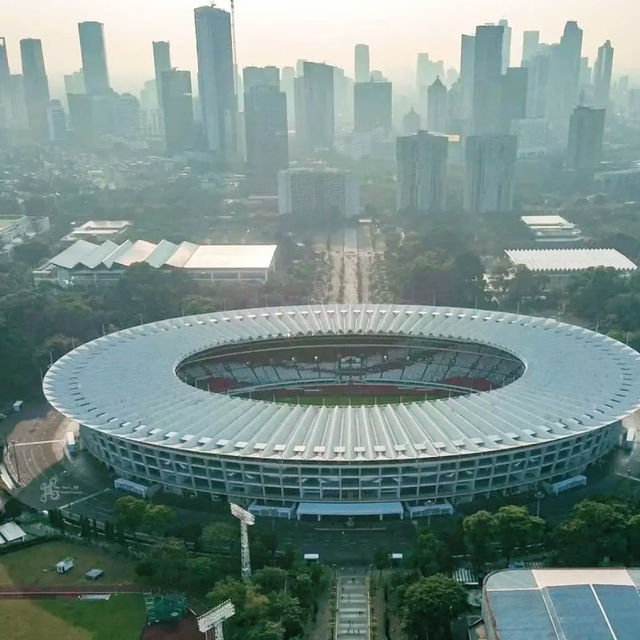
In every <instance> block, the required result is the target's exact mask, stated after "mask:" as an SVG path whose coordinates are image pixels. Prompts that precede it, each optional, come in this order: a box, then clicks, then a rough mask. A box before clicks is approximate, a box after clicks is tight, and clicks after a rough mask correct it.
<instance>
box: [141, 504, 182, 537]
mask: <svg viewBox="0 0 640 640" xmlns="http://www.w3.org/2000/svg"><path fill="white" fill-rule="evenodd" d="M175 520H176V512H175V511H174V510H173V509H172V508H171V507H167V506H166V505H164V504H156V505H152V506H148V507H146V510H145V512H144V516H143V518H142V529H144V530H145V531H147V532H148V533H151V534H153V535H156V536H164V535H166V533H167V531H169V529H171V527H172V526H173V523H174V522H175Z"/></svg>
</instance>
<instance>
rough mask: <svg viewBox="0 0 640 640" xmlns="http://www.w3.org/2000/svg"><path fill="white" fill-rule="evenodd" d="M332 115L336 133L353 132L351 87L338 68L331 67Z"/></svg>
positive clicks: (343, 73)
mask: <svg viewBox="0 0 640 640" xmlns="http://www.w3.org/2000/svg"><path fill="white" fill-rule="evenodd" d="M349 90H351V91H349ZM349 93H351V96H349ZM350 105H351V107H350ZM333 113H334V119H335V130H336V131H338V132H340V133H346V132H347V131H351V130H353V87H352V86H351V85H350V83H349V79H348V78H347V76H346V74H345V72H344V69H340V67H333Z"/></svg>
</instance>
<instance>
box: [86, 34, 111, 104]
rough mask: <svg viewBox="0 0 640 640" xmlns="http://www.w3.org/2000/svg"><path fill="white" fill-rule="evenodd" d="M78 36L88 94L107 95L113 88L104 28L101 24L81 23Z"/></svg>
mask: <svg viewBox="0 0 640 640" xmlns="http://www.w3.org/2000/svg"><path fill="white" fill-rule="evenodd" d="M78 34H79V35H80V54H81V55H82V70H83V72H84V84H85V87H86V90H87V93H106V92H107V91H109V90H110V88H111V87H110V85H109V72H108V71H107V54H106V50H105V46H104V26H103V25H102V24H101V23H100V22H80V23H79V24H78Z"/></svg>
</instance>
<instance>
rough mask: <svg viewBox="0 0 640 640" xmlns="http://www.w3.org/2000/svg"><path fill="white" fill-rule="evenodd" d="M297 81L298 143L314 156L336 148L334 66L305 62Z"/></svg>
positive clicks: (306, 152) (304, 150) (303, 149)
mask: <svg viewBox="0 0 640 640" xmlns="http://www.w3.org/2000/svg"><path fill="white" fill-rule="evenodd" d="M302 68H303V75H302V76H301V77H298V78H296V83H295V84H296V91H295V108H296V140H297V142H298V146H299V148H300V150H301V151H302V152H303V153H305V154H313V153H314V151H316V150H318V149H322V150H325V149H332V148H333V141H334V136H335V111H334V109H335V105H334V93H333V79H334V71H333V67H331V66H329V65H327V64H322V63H318V62H307V61H305V62H304V63H303V65H302Z"/></svg>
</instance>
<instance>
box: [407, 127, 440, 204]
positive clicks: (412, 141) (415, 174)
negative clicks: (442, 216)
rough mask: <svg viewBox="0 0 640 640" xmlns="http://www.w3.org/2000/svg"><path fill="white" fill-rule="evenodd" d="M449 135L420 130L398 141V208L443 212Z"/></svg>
mask: <svg viewBox="0 0 640 640" xmlns="http://www.w3.org/2000/svg"><path fill="white" fill-rule="evenodd" d="M448 144H449V139H448V138H447V137H446V136H434V135H431V134H430V133H427V132H426V131H418V133H417V134H416V135H414V136H404V137H399V138H398V140H397V142H396V161H397V167H398V191H397V193H398V196H397V208H398V211H404V210H408V211H415V212H418V213H439V212H441V211H443V210H444V207H445V201H446V192H447V151H448Z"/></svg>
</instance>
